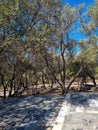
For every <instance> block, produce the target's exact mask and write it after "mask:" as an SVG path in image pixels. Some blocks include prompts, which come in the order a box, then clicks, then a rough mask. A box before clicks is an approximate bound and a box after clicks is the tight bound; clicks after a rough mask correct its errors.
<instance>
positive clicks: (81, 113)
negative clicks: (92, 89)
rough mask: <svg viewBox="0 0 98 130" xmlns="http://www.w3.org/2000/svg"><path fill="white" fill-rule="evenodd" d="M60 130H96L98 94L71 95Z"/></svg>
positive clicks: (97, 122)
mask: <svg viewBox="0 0 98 130" xmlns="http://www.w3.org/2000/svg"><path fill="white" fill-rule="evenodd" d="M67 103H68V104H67V105H69V106H70V107H69V110H68V111H67V113H66V115H65V119H64V123H63V129H62V130H98V93H73V94H70V98H69V100H67Z"/></svg>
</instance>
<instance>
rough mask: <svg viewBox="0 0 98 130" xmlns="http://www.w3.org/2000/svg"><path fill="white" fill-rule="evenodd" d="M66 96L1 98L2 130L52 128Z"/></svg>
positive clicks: (0, 122)
mask: <svg viewBox="0 0 98 130" xmlns="http://www.w3.org/2000/svg"><path fill="white" fill-rule="evenodd" d="M63 101H64V96H36V97H35V96H31V97H27V98H13V99H6V100H2V99H1V100H0V130H51V129H52V127H53V123H54V121H55V118H56V117H57V114H58V112H59V110H60V107H61V105H62V102H63Z"/></svg>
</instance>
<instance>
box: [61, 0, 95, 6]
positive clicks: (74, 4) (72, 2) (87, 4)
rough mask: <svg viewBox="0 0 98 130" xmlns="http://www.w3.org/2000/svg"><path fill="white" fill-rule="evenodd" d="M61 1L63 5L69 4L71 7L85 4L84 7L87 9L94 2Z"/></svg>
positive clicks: (81, 0) (83, 0) (78, 0)
mask: <svg viewBox="0 0 98 130" xmlns="http://www.w3.org/2000/svg"><path fill="white" fill-rule="evenodd" d="M62 1H63V3H69V4H70V5H71V6H72V7H73V6H76V5H78V4H82V3H85V4H86V7H88V6H89V5H91V4H92V3H93V2H94V0H62Z"/></svg>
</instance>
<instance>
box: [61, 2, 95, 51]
mask: <svg viewBox="0 0 98 130" xmlns="http://www.w3.org/2000/svg"><path fill="white" fill-rule="evenodd" d="M62 2H63V4H65V3H68V4H69V5H70V6H71V7H74V6H77V5H79V4H83V3H84V4H85V8H84V12H85V11H86V10H87V9H88V7H90V5H92V4H93V3H94V0H62ZM79 28H80V25H79V23H77V25H76V27H75V33H72V34H71V37H73V38H75V39H76V40H78V41H80V40H81V39H83V38H85V36H84V35H83V34H82V33H80V32H79V31H78V30H79ZM75 50H76V52H79V48H78V47H77V46H76V47H75Z"/></svg>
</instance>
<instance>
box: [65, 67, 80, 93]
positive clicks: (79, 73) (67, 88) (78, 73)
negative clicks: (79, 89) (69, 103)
mask: <svg viewBox="0 0 98 130" xmlns="http://www.w3.org/2000/svg"><path fill="white" fill-rule="evenodd" d="M81 71H82V67H81V68H80V70H79V71H78V72H77V74H76V75H75V77H74V78H73V79H72V80H71V82H70V83H69V85H68V87H67V89H66V93H68V91H69V88H70V86H71V85H72V83H73V82H74V81H75V79H76V78H77V77H78V76H79V74H80V73H81Z"/></svg>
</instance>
